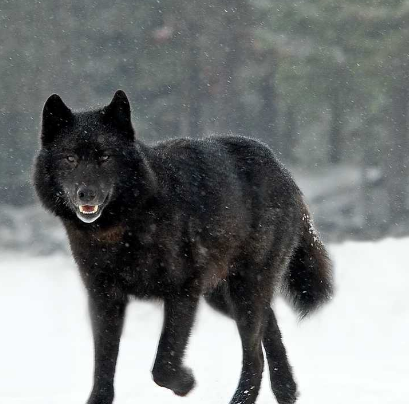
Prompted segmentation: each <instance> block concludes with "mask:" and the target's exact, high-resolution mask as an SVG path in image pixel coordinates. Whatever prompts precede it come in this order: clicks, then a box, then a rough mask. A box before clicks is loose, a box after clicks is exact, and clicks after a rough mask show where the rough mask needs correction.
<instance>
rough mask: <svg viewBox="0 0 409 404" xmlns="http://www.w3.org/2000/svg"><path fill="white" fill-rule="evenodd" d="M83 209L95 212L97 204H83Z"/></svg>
mask: <svg viewBox="0 0 409 404" xmlns="http://www.w3.org/2000/svg"><path fill="white" fill-rule="evenodd" d="M82 210H83V211H84V212H93V211H94V210H95V206H91V205H82Z"/></svg>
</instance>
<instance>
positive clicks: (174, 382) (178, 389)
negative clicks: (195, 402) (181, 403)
mask: <svg viewBox="0 0 409 404" xmlns="http://www.w3.org/2000/svg"><path fill="white" fill-rule="evenodd" d="M152 376H153V381H154V382H155V383H156V384H157V385H158V386H160V387H166V388H167V389H170V390H172V391H173V392H174V393H175V394H176V395H178V396H182V397H183V396H186V395H187V394H188V393H189V392H190V391H191V390H192V389H193V387H194V386H195V378H194V377H193V374H192V371H191V370H190V369H189V368H186V367H184V366H181V367H179V368H177V369H175V368H173V369H170V368H166V369H157V368H155V367H154V369H153V370H152Z"/></svg>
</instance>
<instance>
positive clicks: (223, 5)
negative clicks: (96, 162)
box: [0, 0, 409, 231]
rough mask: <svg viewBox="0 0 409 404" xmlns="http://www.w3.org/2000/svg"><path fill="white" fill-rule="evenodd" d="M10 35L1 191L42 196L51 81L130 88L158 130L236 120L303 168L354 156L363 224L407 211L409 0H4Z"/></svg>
mask: <svg viewBox="0 0 409 404" xmlns="http://www.w3.org/2000/svg"><path fill="white" fill-rule="evenodd" d="M0 38H2V42H1V44H0V56H1V57H0V77H1V80H0V93H1V94H2V97H1V99H2V102H1V105H0V125H1V135H0V147H1V150H0V153H1V154H0V172H1V175H0V187H1V190H2V192H1V195H0V202H3V203H5V202H8V203H13V204H21V203H26V202H30V203H31V202H32V199H31V197H30V192H31V191H29V189H30V187H29V185H28V183H29V168H30V165H31V158H32V155H33V152H34V150H35V148H36V145H37V131H38V125H39V115H40V111H41V107H42V103H43V102H44V100H45V99H46V98H47V96H48V95H49V94H51V93H53V92H57V93H59V94H60V95H61V96H62V97H63V98H64V99H65V100H66V101H67V103H68V104H69V105H72V106H73V107H75V108H85V107H87V106H89V105H95V103H96V102H97V103H101V104H103V103H106V102H107V101H108V100H109V99H110V98H111V96H112V94H113V92H114V91H115V90H116V89H117V88H123V89H125V90H126V91H127V92H128V94H129V95H130V97H131V99H132V101H133V106H134V118H135V126H136V128H137V131H138V134H139V136H140V137H142V138H143V139H145V140H147V141H155V140H157V139H163V138H167V137H176V136H191V137H197V136H202V135H203V134H210V133H221V132H234V133H238V134H245V135H249V136H253V137H256V138H259V139H261V140H263V141H265V142H267V143H268V144H270V145H271V146H272V147H273V148H274V149H275V150H276V152H277V153H278V154H279V155H280V156H281V159H282V160H284V162H287V163H289V164H291V165H292V166H293V167H301V168H302V169H303V170H306V171H309V170H312V169H314V167H315V166H319V167H320V169H321V170H323V171H325V170H326V169H330V168H331V167H336V166H342V165H354V166H356V167H358V169H359V170H362V184H361V186H362V189H363V192H362V195H363V197H362V201H361V202H360V203H361V204H362V210H363V211H364V212H365V214H364V216H365V221H366V223H363V224H362V226H363V227H365V226H366V225H367V226H378V227H379V226H381V227H382V226H383V228H385V229H386V230H385V231H387V230H388V229H389V228H391V227H393V226H394V225H395V223H400V222H402V221H405V220H406V216H407V215H408V201H407V200H408V186H407V183H408V169H407V165H408V161H407V160H408V159H407V155H408V153H407V150H408V106H409V90H408V55H409V49H408V48H409V7H408V5H407V2H406V1H403V0H390V1H388V2H384V1H380V0H370V1H367V0H366V1H357V0H343V1H335V0H314V1H308V2H307V1H303V0H297V1H287V0H276V1H269V0H231V1H219V0H205V1H197V0H167V1H157V0H145V1H130V0H123V1H114V2H112V1H108V0H99V1H94V2H80V1H72V2H55V1H53V0H42V1H34V0H33V1H30V2H12V1H6V2H2V3H1V4H0ZM374 173H375V174H376V175H375V174H374ZM374 190H375V191H374ZM374 192H375V193H374ZM379 195H381V198H378V196H379ZM381 203H382V204H383V205H384V206H385V209H384V211H383V213H382V214H381V215H379V214H378V213H376V212H378V211H377V210H376V209H377V207H376V205H379V204H381ZM380 216H381V217H380Z"/></svg>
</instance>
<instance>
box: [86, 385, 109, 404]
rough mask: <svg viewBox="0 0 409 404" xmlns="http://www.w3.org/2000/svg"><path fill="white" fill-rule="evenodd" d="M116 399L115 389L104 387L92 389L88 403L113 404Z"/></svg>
mask: <svg viewBox="0 0 409 404" xmlns="http://www.w3.org/2000/svg"><path fill="white" fill-rule="evenodd" d="M113 401H114V389H113V388H104V389H100V390H94V391H92V393H91V395H90V397H89V399H88V401H87V404H112V403H113Z"/></svg>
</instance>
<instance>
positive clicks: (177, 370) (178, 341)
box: [152, 290, 199, 396]
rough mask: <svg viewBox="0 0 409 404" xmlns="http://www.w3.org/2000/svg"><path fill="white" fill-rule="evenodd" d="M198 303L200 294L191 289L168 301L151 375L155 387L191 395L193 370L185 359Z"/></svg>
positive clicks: (166, 301)
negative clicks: (185, 363)
mask: <svg viewBox="0 0 409 404" xmlns="http://www.w3.org/2000/svg"><path fill="white" fill-rule="evenodd" d="M198 301H199V297H198V295H197V294H196V293H194V292H193V291H188V290H185V291H184V292H183V293H181V294H177V295H174V296H169V297H167V298H166V299H165V318H164V322H163V329H162V335H161V337H160V341H159V346H158V352H157V354H156V360H155V364H154V366H153V370H152V376H153V380H154V381H155V383H156V384H158V385H159V386H161V387H166V388H168V389H171V390H172V391H173V392H174V393H175V394H177V395H179V396H185V395H186V394H188V393H189V392H190V390H192V388H193V387H194V384H195V379H194V377H193V375H192V372H191V370H190V369H189V368H187V367H185V366H183V356H184V353H185V349H186V345H187V342H188V338H189V335H190V331H191V329H192V326H193V322H194V318H195V314H196V310H197V305H198Z"/></svg>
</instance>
